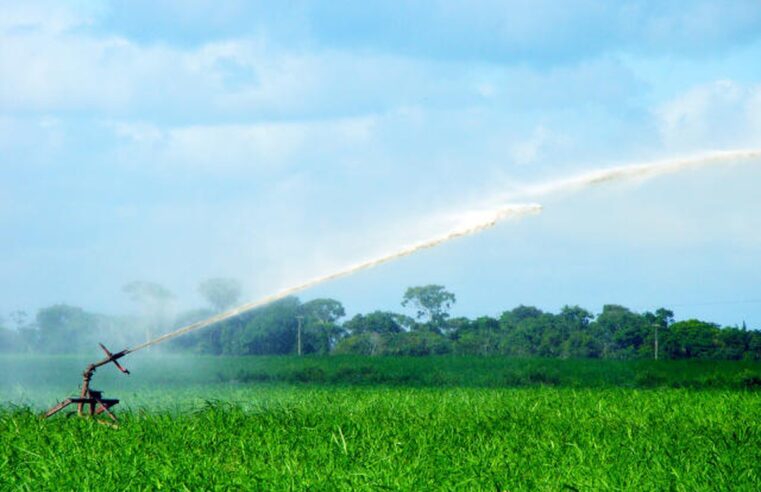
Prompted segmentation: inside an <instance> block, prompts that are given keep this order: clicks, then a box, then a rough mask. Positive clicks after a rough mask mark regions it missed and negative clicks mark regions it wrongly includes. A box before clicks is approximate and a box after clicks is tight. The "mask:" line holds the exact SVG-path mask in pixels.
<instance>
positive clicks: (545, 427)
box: [0, 357, 761, 490]
mask: <svg viewBox="0 0 761 492" xmlns="http://www.w3.org/2000/svg"><path fill="white" fill-rule="evenodd" d="M11 359H13V360H11ZM80 362H81V361H79V360H76V359H71V358H53V359H37V360H34V359H24V360H21V359H19V358H3V359H0V368H2V369H7V368H8V367H10V366H12V365H15V366H16V367H19V364H21V366H24V364H27V365H26V366H24V367H26V368H27V369H28V371H27V372H26V374H25V375H24V376H23V377H25V378H34V379H37V381H40V380H42V376H43V375H44V374H48V375H50V374H53V375H55V376H54V377H53V378H50V377H48V378H47V383H46V385H45V387H46V389H44V390H43V393H44V392H47V391H52V390H53V389H57V390H61V391H63V393H59V394H57V395H56V397H57V398H61V397H63V396H64V395H65V394H67V393H70V392H71V391H72V390H75V389H76V385H77V382H78V381H77V377H78V375H79V373H80V372H81V369H82V367H80V366H83V364H81V363H80ZM128 362H130V361H129V360H128ZM190 362H193V363H190ZM44 364H47V366H45V365H44ZM37 366H39V367H37ZM34 367H37V369H34ZM191 367H192V368H193V370H192V371H191V370H190V368H191ZM368 368H371V369H368ZM63 369H66V371H64V370H63ZM131 369H133V370H134V374H133V375H132V376H130V377H129V378H127V377H123V376H121V375H119V374H116V371H112V370H108V371H106V370H103V371H102V374H101V373H99V374H98V375H97V376H96V380H95V382H96V383H97V384H95V387H103V388H106V389H108V390H109V394H114V395H118V396H119V397H122V398H125V399H126V400H128V401H130V402H132V403H131V405H132V408H131V410H129V411H125V408H121V409H120V410H119V415H120V419H121V422H120V427H119V428H118V429H111V428H109V427H106V426H103V425H99V424H97V423H95V422H92V421H90V420H87V419H78V418H65V417H62V418H55V419H51V420H47V421H43V420H40V419H39V417H38V413H37V407H35V408H34V409H32V408H30V407H12V406H6V407H5V409H2V410H0V489H3V490H48V489H64V490H71V489H77V490H94V489H99V490H124V489H130V490H133V489H134V490H156V489H162V488H163V489H168V490H183V489H190V490H197V489H205V490H229V489H231V488H233V489H261V490H283V489H299V490H302V489H314V490H335V489H347V490H348V489H359V490H379V489H381V490H382V489H394V490H431V489H440V490H600V489H607V490H666V489H668V490H709V489H710V490H730V489H731V490H761V465H759V463H761V391H759V392H757V391H753V390H749V389H741V385H740V386H738V385H736V384H735V381H736V380H737V378H741V379H742V378H745V377H752V375H753V374H755V371H757V370H758V366H757V365H753V364H737V363H735V364H732V363H719V364H716V363H709V364H701V363H697V364H695V363H683V362H679V363H669V362H664V363H661V364H646V365H644V366H643V365H639V363H629V362H616V361H612V362H611V361H607V362H605V361H603V362H600V361H546V360H544V361H542V360H516V359H479V358H430V359H428V358H426V359H391V358H389V359H366V358H336V359H333V358H324V359H323V358H317V359H303V360H298V359H295V358H269V357H268V358H251V359H213V358H200V359H192V360H191V361H188V360H187V359H180V358H171V357H170V358H168V359H156V358H153V357H146V358H143V359H138V358H136V359H135V361H134V363H132V364H131ZM318 369H319V371H317V370H318ZM46 370H47V372H46ZM69 370H70V371H69ZM183 370H184V372H183ZM35 371H38V372H35ZM67 371H69V372H71V374H69V372H67ZM520 371H524V372H520ZM532 373H538V374H539V373H546V374H548V375H550V376H552V378H551V379H550V380H548V381H540V380H539V379H541V378H537V377H534V379H536V380H534V379H532V377H531V376H530V374H532ZM5 374H8V373H5ZM17 374H19V376H17V378H16V381H15V382H8V381H6V382H5V383H3V384H5V386H3V385H2V384H0V389H2V390H3V393H1V394H2V395H3V396H5V395H6V394H7V393H5V390H6V389H7V388H8V387H9V386H8V385H9V384H13V385H19V384H22V383H21V382H19V380H18V379H19V378H21V377H22V376H20V375H21V374H23V372H17ZM246 374H254V375H256V376H254V377H253V378H252V379H251V380H250V381H247V382H245V381H243V377H242V376H241V375H246ZM262 374H265V375H267V377H266V379H265V378H264V376H261V375H262ZM506 374H512V375H515V374H518V375H519V376H520V375H521V374H523V376H520V378H519V380H518V381H519V383H518V384H516V382H515V380H511V379H509V378H508V380H506V379H505V378H506ZM641 374H646V375H649V374H655V375H656V376H659V377H660V378H662V379H658V383H657V384H652V383H648V385H649V386H653V387H652V388H650V387H648V388H640V387H638V386H641V385H642V384H643V383H642V379H641ZM405 375H406V376H405ZM411 375H412V376H411ZM413 376H414V377H413ZM524 376H525V377H524ZM510 377H512V376H510ZM638 377H639V378H640V379H638ZM648 377H649V376H648ZM663 378H665V379H663ZM259 379H263V380H265V382H263V383H262V382H258V381H259ZM291 381H297V382H291ZM638 381H639V382H638ZM689 381H698V382H700V385H704V386H700V385H698V384H697V383H696V384H685V383H686V382H689ZM708 381H714V383H711V384H708ZM715 381H719V382H722V383H721V384H717V383H715ZM724 382H726V386H722V385H723V384H725V383H724ZM117 383H118V384H120V385H122V386H121V387H120V388H118V389H119V391H117V390H116V388H112V385H114V384H117ZM24 384H25V383H24ZM69 386H71V388H69ZM672 386H673V387H672ZM751 387H752V385H751ZM709 388H710V389H709ZM64 390H65V391H64ZM50 403H52V402H50V401H48V404H50ZM38 407H39V405H38ZM120 407H123V405H120ZM117 408H118V407H117Z"/></svg>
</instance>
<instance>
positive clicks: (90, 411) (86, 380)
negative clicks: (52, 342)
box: [43, 343, 129, 422]
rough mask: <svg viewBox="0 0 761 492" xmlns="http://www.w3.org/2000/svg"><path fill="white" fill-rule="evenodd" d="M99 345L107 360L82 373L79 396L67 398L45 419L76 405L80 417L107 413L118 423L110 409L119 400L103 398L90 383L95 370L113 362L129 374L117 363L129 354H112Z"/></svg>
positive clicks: (47, 414) (91, 366)
mask: <svg viewBox="0 0 761 492" xmlns="http://www.w3.org/2000/svg"><path fill="white" fill-rule="evenodd" d="M98 345H100V348H101V349H103V351H104V352H105V353H106V358H105V359H103V360H101V361H99V362H95V363H93V364H90V365H88V366H87V368H86V369H85V372H84V373H82V391H81V392H80V394H79V396H78V397H76V396H75V397H71V398H66V399H65V400H64V401H62V402H60V403H59V404H57V405H56V406H54V407H53V408H51V409H50V410H48V411H47V412H46V413H45V415H44V417H43V418H48V417H51V416H53V415H55V414H56V413H58V412H60V411H61V410H63V409H64V408H66V407H68V406H69V405H73V404H76V405H77V414H78V415H79V416H90V417H95V416H96V415H100V414H101V413H105V414H106V415H108V416H109V417H110V418H111V420H113V421H114V422H116V415H114V414H113V412H111V410H110V408H111V407H113V406H114V405H116V404H117V403H119V400H116V399H113V398H103V392H102V391H99V390H95V389H90V381H91V380H92V377H93V375H94V374H95V370H96V369H97V368H99V367H100V366H103V365H106V364H108V363H109V362H113V363H114V365H115V366H116V367H117V368H118V369H119V370H120V371H121V372H123V373H124V374H129V371H128V370H127V369H125V368H124V367H122V366H121V364H119V363H118V362H117V359H119V358H121V357H124V356H125V355H127V354H128V353H129V352H128V351H127V350H122V351H121V352H118V353H116V354H112V353H111V352H109V351H108V349H107V348H106V347H104V346H103V344H102V343H100V344H98ZM85 407H87V408H85ZM72 413H73V412H72Z"/></svg>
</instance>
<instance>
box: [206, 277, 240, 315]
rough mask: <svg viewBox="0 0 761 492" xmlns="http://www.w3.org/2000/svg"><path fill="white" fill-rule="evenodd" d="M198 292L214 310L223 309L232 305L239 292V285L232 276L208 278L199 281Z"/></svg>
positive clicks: (235, 301)
mask: <svg viewBox="0 0 761 492" xmlns="http://www.w3.org/2000/svg"><path fill="white" fill-rule="evenodd" d="M198 292H200V293H201V295H202V296H203V297H204V299H206V301H207V302H208V303H209V304H211V306H212V307H213V308H214V310H215V311H216V312H218V313H219V312H222V311H225V310H227V309H229V308H231V307H232V306H234V305H235V304H236V303H237V302H238V299H239V298H240V294H241V285H240V282H238V281H237V280H235V279H232V278H210V279H208V280H204V281H203V282H201V285H199V286H198Z"/></svg>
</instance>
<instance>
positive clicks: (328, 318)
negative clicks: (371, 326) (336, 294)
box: [301, 299, 346, 354]
mask: <svg viewBox="0 0 761 492" xmlns="http://www.w3.org/2000/svg"><path fill="white" fill-rule="evenodd" d="M301 313H302V314H303V316H304V318H305V321H306V324H305V326H304V338H305V340H304V341H305V343H304V346H305V352H306V353H309V352H319V353H323V354H327V353H328V352H330V350H331V349H332V348H333V347H334V346H335V345H336V343H338V341H339V340H340V339H341V338H342V337H343V336H344V335H345V333H346V330H345V329H344V328H343V327H341V326H339V325H338V324H337V321H338V320H339V319H341V318H342V317H344V316H345V315H346V311H345V310H344V307H343V305H342V304H341V303H340V302H338V301H336V300H335V299H314V300H312V301H309V302H307V303H305V304H302V305H301Z"/></svg>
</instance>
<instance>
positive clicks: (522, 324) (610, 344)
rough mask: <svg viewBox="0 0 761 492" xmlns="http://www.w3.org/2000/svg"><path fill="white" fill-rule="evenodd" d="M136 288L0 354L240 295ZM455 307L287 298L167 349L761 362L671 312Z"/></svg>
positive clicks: (72, 341)
mask: <svg viewBox="0 0 761 492" xmlns="http://www.w3.org/2000/svg"><path fill="white" fill-rule="evenodd" d="M148 285H149V286H151V285H150V284H148ZM136 286H137V287H141V288H140V289H137V287H136ZM128 287H130V292H132V294H133V295H134V296H135V297H134V298H135V299H136V300H137V301H140V302H142V304H141V305H142V306H144V307H145V306H148V307H150V309H148V308H145V309H146V310H145V312H144V314H143V315H141V316H134V317H121V318H120V317H113V316H106V315H98V314H93V313H88V312H86V311H84V310H82V309H81V308H78V307H73V306H67V305H56V306H50V307H47V308H44V309H41V310H39V312H38V313H37V315H36V317H35V320H34V321H33V322H26V323H17V328H16V329H15V330H10V329H5V328H0V352H1V351H5V352H11V351H17V352H18V351H20V352H24V351H30V350H38V351H42V352H47V353H76V352H82V351H84V350H87V349H88V348H90V347H93V346H95V342H96V341H102V342H104V343H107V344H109V345H113V346H115V347H121V346H129V345H132V344H135V343H137V342H141V341H144V340H146V339H148V338H150V337H152V336H156V335H158V334H160V333H164V332H167V331H170V330H172V329H175V328H177V327H180V326H184V325H187V324H189V323H192V322H195V321H198V320H201V319H204V318H206V317H209V316H211V315H212V314H214V313H215V312H218V311H219V310H220V309H222V308H224V307H228V306H229V305H230V304H231V303H232V302H234V301H235V300H236V299H237V296H238V294H239V291H238V290H237V289H238V287H237V286H236V284H235V283H234V282H232V281H227V280H225V279H213V280H211V281H207V282H205V283H204V284H202V286H201V287H202V288H201V291H202V292H204V293H205V295H206V297H207V299H208V300H209V303H210V306H211V308H212V309H196V310H192V311H188V312H185V313H181V314H180V315H179V316H175V317H174V318H173V319H172V320H170V319H168V318H167V316H166V309H165V306H163V305H162V304H161V303H162V302H164V301H165V300H166V299H169V298H170V295H169V294H168V293H167V292H165V291H164V290H160V289H159V288H158V287H155V286H152V288H151V289H147V288H145V286H144V285H143V284H142V283H136V284H130V285H128ZM136 293H138V294H140V295H139V296H138V295H137V294H136ZM454 302H455V296H454V294H452V293H450V292H448V291H446V289H444V287H443V286H440V285H427V286H420V287H411V288H409V289H407V291H406V292H405V294H404V296H403V299H402V305H403V306H408V307H409V308H410V309H411V310H412V311H413V313H412V314H413V315H414V317H412V316H408V315H405V314H401V313H395V312H389V311H374V312H371V313H366V314H356V315H355V316H353V317H351V318H350V319H346V320H343V321H342V318H344V316H345V311H344V308H343V306H342V305H341V303H340V302H339V301H336V300H333V299H314V300H312V301H309V302H306V303H302V302H301V301H300V300H299V299H298V298H296V297H289V298H286V299H282V300H280V301H277V302H273V303H271V304H269V305H267V306H265V307H262V308H260V309H257V310H254V311H250V312H247V313H243V314H241V315H238V316H237V317H235V318H232V319H229V320H227V321H225V322H222V323H219V324H218V325H216V326H214V327H211V328H208V329H206V330H204V331H201V332H197V333H191V334H188V335H185V336H183V337H181V338H178V339H175V340H173V341H172V342H171V343H170V344H169V347H170V348H171V349H173V350H179V351H190V352H194V353H201V354H214V355H263V354H292V353H296V352H298V351H299V341H300V344H301V352H302V353H304V354H328V353H335V354H358V355H440V354H458V355H510V356H521V357H527V356H538V357H559V358H603V359H635V358H655V356H656V337H657V346H658V354H657V355H658V357H659V358H663V359H690V358H696V359H730V360H739V359H753V360H758V359H761V332H759V331H755V330H748V329H747V328H746V327H745V326H743V327H720V326H719V325H716V324H714V323H710V322H705V321H700V320H695V319H691V320H682V321H676V322H675V321H674V314H673V313H672V312H671V311H669V310H667V309H658V310H656V311H655V312H644V313H637V312H634V311H631V310H630V309H628V308H626V307H624V306H619V305H613V304H609V305H605V306H604V307H603V309H602V312H600V313H598V314H597V315H594V314H593V313H591V312H590V311H587V310H586V309H583V308H581V307H579V306H565V307H563V308H562V309H561V310H560V312H558V313H550V312H545V311H542V310H540V309H538V308H535V307H531V306H518V307H516V308H514V309H512V310H509V311H505V312H503V313H502V314H501V315H500V316H498V317H490V316H481V317H478V318H475V319H469V318H464V317H456V318H452V317H450V315H449V309H450V308H451V306H452V304H453V303H454Z"/></svg>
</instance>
